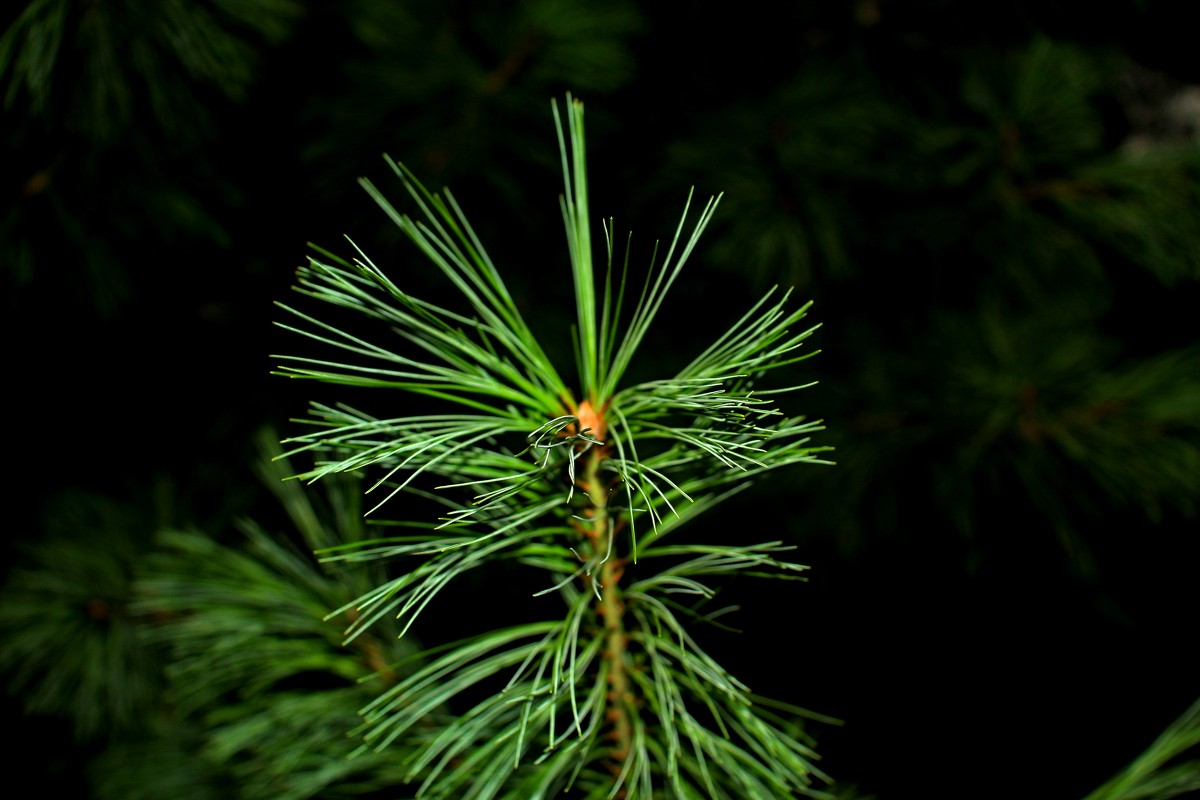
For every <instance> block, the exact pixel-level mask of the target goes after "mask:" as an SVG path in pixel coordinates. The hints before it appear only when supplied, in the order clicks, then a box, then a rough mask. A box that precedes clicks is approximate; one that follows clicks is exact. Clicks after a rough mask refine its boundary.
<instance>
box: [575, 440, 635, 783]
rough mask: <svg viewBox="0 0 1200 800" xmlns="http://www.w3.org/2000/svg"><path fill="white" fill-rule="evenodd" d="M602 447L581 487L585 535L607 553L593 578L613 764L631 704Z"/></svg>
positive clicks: (628, 730) (625, 747) (624, 750)
mask: <svg viewBox="0 0 1200 800" xmlns="http://www.w3.org/2000/svg"><path fill="white" fill-rule="evenodd" d="M604 450H605V448H603V447H596V448H593V449H592V450H591V452H590V453H589V454H588V461H587V472H586V478H585V488H586V490H587V493H588V497H589V498H590V499H591V504H592V508H591V513H592V519H591V522H592V525H591V530H589V531H588V535H589V537H590V539H591V545H592V553H593V554H594V555H599V556H600V557H601V558H603V557H604V554H606V553H607V554H609V557H608V559H607V560H606V561H604V563H603V564H602V565H601V567H600V573H599V575H594V576H593V580H597V581H599V589H600V608H599V613H600V617H601V620H602V622H603V625H604V637H605V644H604V656H603V657H604V660H605V661H606V662H607V666H608V684H609V685H608V710H607V717H608V721H609V723H610V724H611V725H612V734H611V735H612V737H613V740H614V745H613V748H612V751H611V756H612V760H613V761H614V762H615V764H616V765H617V767H618V768H619V765H621V764H622V763H623V762H624V761H625V758H626V756H627V755H628V754H629V748H630V743H631V740H632V730H633V728H632V723H631V722H630V714H631V712H632V708H633V693H632V690H631V688H630V683H629V672H628V664H627V663H626V662H627V659H626V651H625V644H626V637H625V623H624V617H625V601H624V598H623V597H622V592H621V588H620V582H621V575H622V573H623V572H624V569H625V566H624V560H623V559H621V558H620V557H619V556H618V554H617V552H616V546H615V542H614V541H613V537H614V536H616V525H615V524H614V520H613V518H612V517H611V516H609V513H608V488H609V487H608V486H607V485H606V483H605V482H604V481H603V480H602V479H601V477H600V464H601V462H603V460H604V457H605V456H604Z"/></svg>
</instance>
